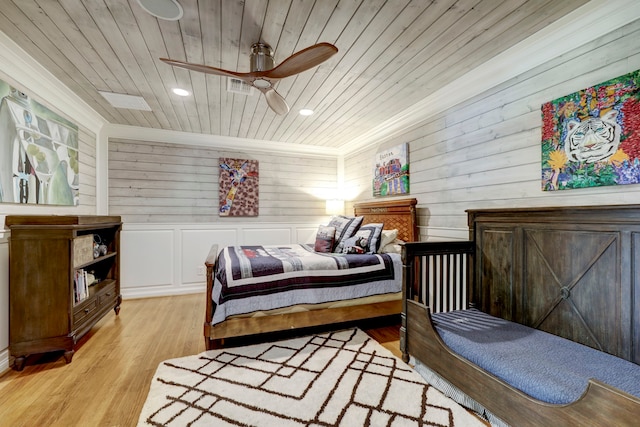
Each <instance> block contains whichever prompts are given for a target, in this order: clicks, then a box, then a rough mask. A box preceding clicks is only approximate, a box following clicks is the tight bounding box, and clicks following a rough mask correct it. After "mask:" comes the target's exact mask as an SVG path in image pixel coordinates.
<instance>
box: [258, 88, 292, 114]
mask: <svg viewBox="0 0 640 427" xmlns="http://www.w3.org/2000/svg"><path fill="white" fill-rule="evenodd" d="M260 90H261V91H262V93H264V97H265V98H267V104H269V107H271V109H272V110H273V111H274V112H275V113H276V114H279V115H283V114H287V113H288V112H289V106H288V105H287V101H285V100H284V98H283V97H282V95H280V94H279V93H278V92H276V90H275V89H274V88H272V87H271V88H267V89H260Z"/></svg>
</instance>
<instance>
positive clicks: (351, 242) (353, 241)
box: [342, 236, 366, 254]
mask: <svg viewBox="0 0 640 427" xmlns="http://www.w3.org/2000/svg"><path fill="white" fill-rule="evenodd" d="M342 243H343V246H342V253H343V254H363V253H365V248H363V247H362V244H363V243H364V244H366V239H364V238H363V237H360V236H351V237H349V238H348V239H345V240H344V242H342Z"/></svg>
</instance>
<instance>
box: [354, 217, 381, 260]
mask: <svg viewBox="0 0 640 427" xmlns="http://www.w3.org/2000/svg"><path fill="white" fill-rule="evenodd" d="M383 226H384V224H365V225H363V226H362V227H360V229H359V230H358V231H356V235H355V237H360V241H359V242H358V243H359V244H358V246H360V247H361V248H363V249H364V252H365V253H367V254H375V253H376V252H378V249H380V235H381V234H382V227H383Z"/></svg>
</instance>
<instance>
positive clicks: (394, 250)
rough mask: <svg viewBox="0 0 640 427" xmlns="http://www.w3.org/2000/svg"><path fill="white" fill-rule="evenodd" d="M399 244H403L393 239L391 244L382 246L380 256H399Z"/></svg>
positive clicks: (402, 241)
mask: <svg viewBox="0 0 640 427" xmlns="http://www.w3.org/2000/svg"><path fill="white" fill-rule="evenodd" d="M400 243H404V240H400V239H395V240H394V241H393V242H391V243H389V244H388V245H385V246H383V247H382V248H381V249H380V253H381V254H400V253H402V246H400Z"/></svg>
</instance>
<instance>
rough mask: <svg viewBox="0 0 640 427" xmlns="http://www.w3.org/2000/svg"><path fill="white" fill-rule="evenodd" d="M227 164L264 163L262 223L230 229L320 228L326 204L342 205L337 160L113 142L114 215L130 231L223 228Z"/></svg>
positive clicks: (256, 219)
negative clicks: (222, 170) (147, 226)
mask: <svg viewBox="0 0 640 427" xmlns="http://www.w3.org/2000/svg"><path fill="white" fill-rule="evenodd" d="M219 157H231V158H240V159H252V160H258V162H259V173H260V188H259V191H260V206H259V209H260V214H259V216H258V217H244V218H224V222H225V223H229V222H234V221H235V222H239V221H241V222H251V221H253V222H307V221H309V220H311V221H314V222H316V223H319V221H320V219H321V218H323V217H325V216H326V215H325V199H327V198H332V197H335V195H334V194H335V190H336V188H337V187H336V185H337V178H336V167H337V159H336V158H335V157H333V158H325V157H311V156H307V157H305V156H303V155H294V154H291V155H288V154H285V155H283V154H279V153H265V152H263V151H256V152H252V153H246V152H231V151H222V150H218V149H215V148H207V147H201V146H192V145H184V144H166V143H159V142H148V141H133V140H122V139H110V140H109V213H110V214H113V215H121V216H122V218H123V220H124V221H125V222H127V223H147V222H152V223H181V224H188V223H202V222H217V221H220V217H219V216H218V176H219V174H218V169H219V167H218V158H219ZM316 218H317V219H316Z"/></svg>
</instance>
